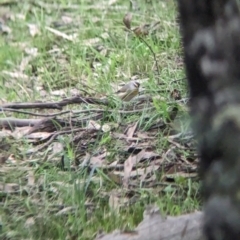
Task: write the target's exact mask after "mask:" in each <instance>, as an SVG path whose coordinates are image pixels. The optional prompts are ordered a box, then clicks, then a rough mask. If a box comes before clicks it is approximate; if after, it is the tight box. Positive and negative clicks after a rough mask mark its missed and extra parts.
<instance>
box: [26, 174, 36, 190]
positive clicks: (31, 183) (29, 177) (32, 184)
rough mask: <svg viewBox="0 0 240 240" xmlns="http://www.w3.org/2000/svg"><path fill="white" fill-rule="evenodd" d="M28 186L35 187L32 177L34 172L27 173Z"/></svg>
mask: <svg viewBox="0 0 240 240" xmlns="http://www.w3.org/2000/svg"><path fill="white" fill-rule="evenodd" d="M27 185H28V186H30V187H33V186H34V185H35V177H34V172H33V171H29V172H28V183H27Z"/></svg>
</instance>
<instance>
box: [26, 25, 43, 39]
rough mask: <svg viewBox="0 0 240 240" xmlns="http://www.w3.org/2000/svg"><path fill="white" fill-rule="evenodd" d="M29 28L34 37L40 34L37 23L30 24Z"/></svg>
mask: <svg viewBox="0 0 240 240" xmlns="http://www.w3.org/2000/svg"><path fill="white" fill-rule="evenodd" d="M28 29H29V32H30V35H31V36H32V37H35V36H36V35H40V30H39V28H38V26H37V25H36V24H30V23H29V24H28Z"/></svg>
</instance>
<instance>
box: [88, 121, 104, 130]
mask: <svg viewBox="0 0 240 240" xmlns="http://www.w3.org/2000/svg"><path fill="white" fill-rule="evenodd" d="M86 129H96V130H99V129H101V125H100V124H99V123H97V122H95V121H93V120H90V121H89V122H88V125H87V126H86Z"/></svg>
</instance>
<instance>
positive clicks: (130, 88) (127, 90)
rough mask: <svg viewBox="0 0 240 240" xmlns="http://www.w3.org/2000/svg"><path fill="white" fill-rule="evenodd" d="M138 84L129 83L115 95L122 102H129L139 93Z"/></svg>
mask: <svg viewBox="0 0 240 240" xmlns="http://www.w3.org/2000/svg"><path fill="white" fill-rule="evenodd" d="M139 87H140V83H139V82H135V81H131V82H129V83H127V84H126V85H124V86H123V87H122V88H121V89H119V90H118V91H117V92H116V94H117V95H118V97H119V98H121V99H122V101H125V102H129V101H130V100H132V99H133V98H134V97H135V96H137V95H138V93H139Z"/></svg>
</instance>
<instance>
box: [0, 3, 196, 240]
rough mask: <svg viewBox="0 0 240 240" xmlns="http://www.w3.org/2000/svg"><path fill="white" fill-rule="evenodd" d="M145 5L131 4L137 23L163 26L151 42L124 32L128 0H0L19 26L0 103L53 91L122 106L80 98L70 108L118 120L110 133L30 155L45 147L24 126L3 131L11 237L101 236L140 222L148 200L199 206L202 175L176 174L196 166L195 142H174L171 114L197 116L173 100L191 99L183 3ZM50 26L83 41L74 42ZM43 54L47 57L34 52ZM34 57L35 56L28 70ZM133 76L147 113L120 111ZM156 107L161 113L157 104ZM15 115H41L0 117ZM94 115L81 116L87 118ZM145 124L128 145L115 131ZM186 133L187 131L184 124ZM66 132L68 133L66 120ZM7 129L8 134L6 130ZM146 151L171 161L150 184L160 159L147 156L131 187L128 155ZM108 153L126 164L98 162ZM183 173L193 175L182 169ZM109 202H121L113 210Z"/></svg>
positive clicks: (2, 176) (4, 49)
mask: <svg viewBox="0 0 240 240" xmlns="http://www.w3.org/2000/svg"><path fill="white" fill-rule="evenodd" d="M34 2H35V3H34ZM138 2H139V10H135V11H132V13H133V19H132V27H133V28H134V27H138V26H140V25H142V24H145V23H149V24H153V23H155V22H157V21H159V28H158V29H157V30H156V32H153V33H152V34H149V35H148V36H146V37H142V38H139V37H137V36H135V35H134V34H133V32H127V31H125V30H124V25H123V18H124V16H125V14H126V13H127V12H128V11H129V1H127V0H124V1H116V3H115V4H112V5H110V6H109V5H108V3H109V1H105V0H102V1H99V2H98V3H97V4H96V3H95V1H88V0H72V1H64V0H53V1H46V0H45V1H41V2H40V3H42V4H48V7H46V8H45V7H43V8H42V7H40V6H39V5H38V4H37V3H38V1H24V2H23V3H19V4H17V3H13V2H11V1H9V4H5V5H4V6H1V4H2V1H0V8H1V12H0V18H4V19H5V17H4V16H10V18H7V20H6V22H5V25H6V26H8V27H9V28H10V29H11V32H10V33H1V32H0V71H1V72H0V102H1V103H7V102H34V101H42V100H44V101H48V102H52V101H59V100H61V99H62V96H61V95H59V94H54V93H56V91H60V90H61V91H63V92H64V93H65V96H67V97H71V96H72V95H73V94H72V92H71V91H72V90H74V91H78V93H80V94H81V95H82V96H88V97H96V98H100V97H104V96H108V98H109V100H111V99H112V100H111V101H113V105H112V106H109V107H101V106H92V105H88V104H81V105H80V104H75V105H69V106H67V107H65V108H64V110H67V109H73V110H75V111H76V110H78V111H81V110H89V114H91V113H92V112H91V111H93V110H92V109H93V108H94V109H96V108H99V109H101V110H102V109H103V110H104V111H103V117H102V118H101V120H99V121H97V122H98V124H100V125H101V126H103V125H104V124H105V125H107V126H108V127H110V128H111V131H110V132H102V131H97V130H96V131H92V132H88V131H87V130H85V131H84V130H83V131H82V132H80V133H74V132H73V133H71V134H63V135H59V136H58V137H57V138H56V139H55V141H54V144H55V145H54V146H53V145H52V144H51V146H49V148H48V149H47V148H44V149H43V150H41V151H39V152H37V153H35V154H30V155H29V154H27V152H28V150H29V149H32V148H34V147H35V145H34V144H32V143H30V142H29V140H28V139H26V138H24V137H22V138H16V131H13V137H11V136H3V137H2V136H1V137H0V145H1V150H0V156H6V155H7V161H4V162H3V163H2V164H1V168H0V204H1V207H0V223H1V229H0V238H1V239H83V240H85V239H94V238H95V237H96V235H97V234H98V233H99V232H100V231H104V232H111V231H113V230H114V229H116V228H118V229H119V228H120V229H134V227H136V226H137V224H138V223H139V222H141V220H142V214H143V211H144V209H145V208H146V206H147V205H149V204H153V203H156V204H157V205H158V206H159V208H160V209H161V212H162V213H163V214H165V215H179V214H183V213H187V212H192V211H194V210H196V209H199V208H200V207H199V197H198V182H197V181H196V180H195V179H192V178H188V177H184V176H181V175H180V176H176V174H175V175H174V173H175V172H174V171H173V169H174V166H179V165H181V166H183V165H184V163H186V162H188V164H189V165H186V166H190V165H191V164H193V165H195V164H196V163H195V160H196V159H195V158H196V157H195V155H194V152H193V149H192V147H189V146H188V145H184V143H182V146H186V148H178V147H176V146H175V147H174V145H173V144H171V143H170V142H169V141H168V140H167V137H168V136H169V135H172V134H176V132H173V129H172V128H173V126H174V124H175V123H172V122H171V117H170V115H171V109H172V108H173V107H174V106H175V105H176V106H178V108H179V113H180V114H179V115H178V119H180V122H181V119H185V117H184V116H186V115H187V114H186V110H185V108H184V106H183V104H180V103H178V102H176V101H175V100H174V99H173V98H172V97H171V93H172V92H173V91H174V89H177V90H178V91H179V92H180V94H181V96H182V98H185V97H186V96H187V92H186V86H185V82H184V81H183V80H182V81H181V80H179V81H175V80H176V79H180V78H183V77H184V71H183V66H182V60H181V44H180V38H179V34H178V30H179V29H178V26H177V23H176V11H175V8H176V6H175V4H174V3H173V1H157V2H155V1H144V0H141V1H138ZM44 6H45V5H44ZM64 21H70V23H67V22H64ZM28 24H33V25H34V26H35V27H37V29H38V31H39V32H38V34H37V35H35V36H31V34H30V32H29V27H28ZM47 27H51V28H52V29H55V30H58V31H60V32H61V33H64V34H66V36H71V35H74V34H76V35H77V37H76V39H75V40H74V41H69V40H67V39H65V38H64V37H62V36H57V35H56V34H54V33H52V32H51V31H49V30H48V28H47ZM146 43H147V44H146ZM149 46H150V48H151V49H150V48H149ZM34 49H37V52H38V54H37V56H32V55H31V54H29V51H33V50H34ZM152 51H154V53H155V57H156V58H157V64H158V66H159V71H160V72H158V71H157V68H156V62H155V60H154V56H153V54H152ZM28 57H30V59H29V62H27V64H25V65H24V61H26V60H27V58H28ZM12 73H15V74H16V75H15V76H13V75H12ZM159 74H160V75H159ZM135 75H137V76H138V80H141V79H147V80H146V81H142V82H141V87H142V89H143V91H142V92H141V94H148V95H150V96H151V97H153V99H154V100H153V103H149V102H144V104H143V106H142V107H143V110H142V111H139V112H137V113H134V112H133V113H121V112H120V111H127V110H129V109H130V111H131V110H134V107H133V109H132V108H131V103H130V104H127V105H126V106H123V105H122V103H121V102H120V101H119V100H117V99H115V98H114V96H113V93H114V92H115V91H116V86H118V85H119V84H120V83H122V82H128V81H129V79H130V78H131V77H133V76H135ZM160 98H161V99H160ZM150 106H152V107H153V108H152V109H151V110H147V108H149V107H150ZM28 111H30V110H28ZM35 112H38V113H53V110H41V111H40V110H36V111H35ZM54 112H57V111H54ZM10 116H11V117H17V118H28V117H29V118H33V116H28V115H26V114H24V113H9V112H4V113H0V117H1V118H5V117H10ZM86 116H87V115H84V114H83V113H79V117H78V121H79V122H80V121H81V119H82V118H83V117H86ZM181 116H183V117H181ZM60 118H61V117H60ZM68 120H69V119H68ZM69 121H70V120H69ZM137 121H138V129H137V134H139V135H138V136H140V134H142V135H141V136H146V138H144V137H142V138H143V139H142V140H140V141H139V142H138V141H135V142H134V141H133V142H132V141H131V140H130V142H129V141H128V140H126V139H121V138H120V137H116V136H115V135H114V133H117V134H122V135H123V134H124V133H126V131H125V130H126V129H127V128H128V127H129V126H132V125H133V124H135V123H136V122H137ZM184 121H185V120H184ZM161 123H162V124H164V125H161ZM153 126H156V127H155V128H154V127H153ZM82 127H83V128H84V127H86V124H84V123H83V124H82ZM184 128H187V127H186V126H181V129H184ZM57 130H58V131H60V130H61V129H60V128H59V127H58V126H57ZM6 131H7V130H6V129H2V133H4V132H6ZM42 131H43V132H47V131H48V130H46V129H45V130H42ZM81 134H82V135H81ZM122 135H121V136H122ZM74 138H75V140H74V141H73V139H74ZM76 139H77V140H76ZM131 143H134V144H135V145H136V146H137V147H136V149H135V151H136V152H131V147H132V146H131V147H130V145H131ZM57 144H59V145H57ZM134 144H133V145H134ZM191 146H192V145H191ZM61 147H62V148H61ZM141 149H145V150H146V149H147V151H150V152H154V153H156V154H158V156H160V157H161V158H162V159H163V160H164V162H163V163H161V164H162V165H161V168H160V169H158V170H157V171H154V172H151V177H152V179H154V180H151V181H150V182H155V183H157V184H155V185H153V186H150V185H147V184H145V182H144V181H145V179H144V181H142V180H141V176H142V175H143V173H144V171H145V170H144V169H147V167H149V166H150V165H151V163H150V160H145V161H143V162H140V163H139V164H138V165H137V166H136V169H135V168H134V169H133V171H134V170H136V171H139V172H140V171H143V173H142V174H140V173H139V176H140V177H139V176H135V177H133V178H132V179H131V183H130V185H129V186H128V188H124V184H123V182H122V181H121V180H119V179H118V176H120V178H121V176H123V172H124V170H123V166H124V162H125V161H126V160H127V159H128V158H129V156H134V155H135V154H137V153H138V152H139V151H140V150H141ZM104 152H106V153H107V154H106V156H104V158H103V159H104V163H105V166H109V165H110V164H111V163H113V162H117V164H119V165H121V166H122V168H120V169H117V168H110V167H105V168H104V167H99V166H98V165H96V166H92V165H91V164H90V165H89V162H88V161H87V159H89V161H90V162H91V161H93V160H94V159H95V160H96V161H98V157H99V156H100V155H101V154H104ZM84 162H86V164H85V165H84V164H83V163H84ZM63 163H64V166H63ZM184 166H185V165H184ZM170 170H171V171H170ZM184 171H185V172H187V171H188V170H186V169H185V170H181V171H180V172H184ZM168 174H173V175H174V176H173V177H168ZM12 184H15V185H14V186H13V185H12ZM111 199H114V200H115V201H116V202H117V204H116V205H115V206H113V204H112V203H111Z"/></svg>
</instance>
